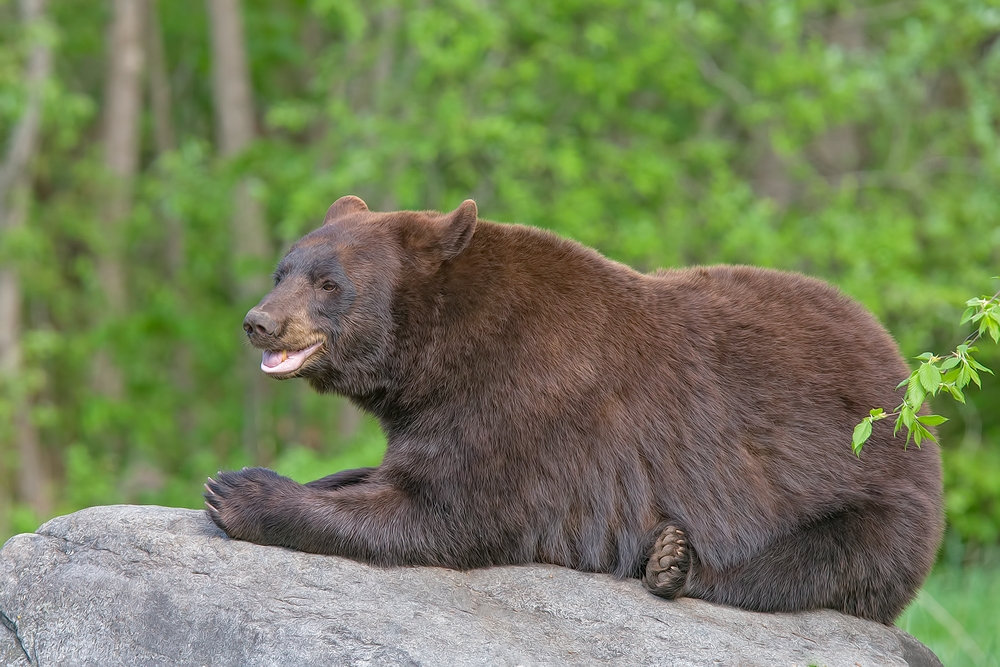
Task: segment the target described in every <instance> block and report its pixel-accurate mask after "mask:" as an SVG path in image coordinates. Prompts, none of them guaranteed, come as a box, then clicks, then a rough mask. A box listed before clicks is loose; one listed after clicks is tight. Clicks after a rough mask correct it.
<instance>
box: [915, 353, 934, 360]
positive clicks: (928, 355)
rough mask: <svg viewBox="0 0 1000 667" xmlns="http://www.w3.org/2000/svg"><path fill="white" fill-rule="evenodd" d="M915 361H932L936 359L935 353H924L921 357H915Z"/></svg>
mask: <svg viewBox="0 0 1000 667" xmlns="http://www.w3.org/2000/svg"><path fill="white" fill-rule="evenodd" d="M914 359H920V360H921V361H932V360H934V359H935V357H934V353H933V352H924V353H923V354H921V355H920V356H917V357H914Z"/></svg>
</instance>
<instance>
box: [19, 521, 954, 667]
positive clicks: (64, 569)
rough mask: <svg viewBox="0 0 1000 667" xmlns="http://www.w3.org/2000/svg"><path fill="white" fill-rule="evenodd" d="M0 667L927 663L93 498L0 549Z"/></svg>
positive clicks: (659, 604) (879, 630)
mask: <svg viewBox="0 0 1000 667" xmlns="http://www.w3.org/2000/svg"><path fill="white" fill-rule="evenodd" d="M0 621H2V623H3V626H6V627H0V664H2V665H16V666H18V667H22V666H25V665H29V664H30V665H77V664H79V665H242V666H245V665H276V664H280V665H310V664H313V665H322V664H326V665H373V666H374V665H447V666H449V667H451V666H453V665H524V666H528V665H595V664H601V665H678V666H681V665H720V664H721V665H762V666H763V665H767V666H771V665H803V666H805V665H826V666H827V667H837V666H839V665H844V666H850V667H857V666H858V665H862V666H866V665H878V666H880V667H885V666H890V665H899V666H902V665H911V666H914V667H916V666H918V665H919V666H925V665H940V663H939V662H938V660H937V659H936V658H935V657H934V655H933V654H932V653H931V652H930V651H929V650H928V649H927V648H925V647H924V646H923V645H922V644H920V643H919V642H917V641H916V640H915V639H913V638H912V637H910V636H909V635H907V634H905V633H903V632H901V631H900V630H897V629H895V628H887V627H884V626H881V625H878V624H874V623H869V622H866V621H862V620H859V619H856V618H851V617H848V616H843V615H840V614H837V613H835V612H831V611H819V612H810V613H804V614H755V613H750V612H745V611H740V610H737V609H731V608H727V607H719V606H715V605H711V604H708V603H705V602H701V601H699V600H688V599H682V600H677V601H672V602H668V601H666V600H661V599H659V598H655V597H653V596H651V595H649V594H648V593H646V591H645V590H644V589H643V588H642V586H641V585H640V583H639V582H638V581H636V580H628V581H619V580H615V579H613V578H611V577H608V576H604V575H589V574H582V573H579V572H574V571H572V570H567V569H563V568H559V567H551V566H531V567H505V568H494V569H487V570H477V571H473V572H455V571H451V570H443V569H436V568H395V569H385V570H383V569H378V568H373V567H369V566H366V565H362V564H359V563H355V562H352V561H350V560H345V559H342V558H333V557H327V556H315V555H310V554H304V553H298V552H294V551H288V550H286V549H280V548H275V547H263V546H258V545H254V544H248V543H246V542H238V541H233V540H230V539H228V538H227V537H225V535H224V534H223V533H221V532H220V531H219V530H218V529H217V528H216V527H215V526H214V525H213V524H212V523H211V522H210V521H209V520H208V519H207V517H206V516H205V513H204V512H201V511H194V510H180V509H170V508H164V507H135V506H117V507H94V508H91V509H87V510H83V511H81V512H77V513H75V514H71V515H68V516H63V517H58V518H56V519H53V520H52V521H49V522H48V523H46V524H44V525H43V526H42V527H41V528H39V529H38V532H37V533H32V534H25V535H17V536H15V537H13V538H11V539H10V540H9V541H8V542H7V544H6V545H5V546H4V547H3V550H2V551H0Z"/></svg>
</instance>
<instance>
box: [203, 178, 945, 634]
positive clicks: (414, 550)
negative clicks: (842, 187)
mask: <svg viewBox="0 0 1000 667" xmlns="http://www.w3.org/2000/svg"><path fill="white" fill-rule="evenodd" d="M277 277H278V278H279V282H278V283H277V285H276V287H275V288H274V290H273V291H272V292H271V293H270V294H268V295H267V296H266V297H265V298H264V299H263V300H262V301H261V303H260V304H259V305H258V306H257V307H256V308H255V309H254V310H252V311H251V312H250V314H249V315H248V317H247V326H248V332H249V335H250V340H251V342H252V343H253V345H254V346H256V347H258V348H261V349H270V350H282V349H301V348H305V347H307V346H308V345H310V344H312V343H314V342H318V341H323V347H322V348H321V349H320V351H319V352H317V353H316V354H314V355H313V356H312V357H311V358H310V359H309V360H308V361H307V362H306V364H305V366H304V367H303V368H302V369H301V370H300V371H298V372H296V373H294V375H298V376H301V377H305V378H306V379H307V380H308V381H309V383H310V384H311V385H312V386H313V387H314V388H315V389H317V390H319V391H321V392H336V393H339V394H343V395H345V396H348V397H350V398H351V400H353V401H354V402H355V403H356V404H357V405H359V406H360V407H361V408H363V409H364V410H367V411H369V412H370V413H372V414H373V415H375V416H376V417H377V418H378V419H379V421H380V423H381V425H382V427H383V429H384V431H385V433H386V435H387V437H388V449H387V451H386V454H385V459H384V461H383V463H382V465H381V466H379V467H378V468H372V469H364V470H359V471H345V472H342V473H338V474H337V475H332V476H331V477H327V478H324V479H322V480H317V481H316V482H313V483H311V484H307V485H299V484H297V483H295V482H293V481H291V480H289V479H287V478H284V477H280V476H278V475H277V474H275V473H273V472H271V471H269V470H264V469H259V468H258V469H246V470H243V471H240V472H225V473H220V475H219V476H218V477H217V478H216V479H210V480H209V483H208V485H207V486H208V489H207V493H206V499H207V503H208V509H209V513H210V515H211V516H212V518H213V520H215V522H216V523H217V524H218V525H219V526H220V527H222V528H223V529H224V530H225V531H226V532H227V533H228V534H229V535H230V536H232V537H236V538H239V539H245V540H250V541H254V542H259V543H262V544H274V545H282V546H286V547H291V548H294V549H300V550H303V551H310V552H315V553H324V554H338V555H342V556H347V557H350V558H355V559H359V560H363V561H367V562H371V563H375V564H378V565H437V566H444V567H451V568H458V569H466V568H476V567H484V566H490V565H504V564H514V563H529V562H541V563H554V564H558V565H563V566H566V567H571V568H576V569H578V570H584V571H594V572H610V573H612V574H615V575H617V576H621V577H633V576H640V575H641V573H642V572H643V571H644V569H645V565H646V561H647V559H648V557H649V554H650V552H651V549H652V547H653V543H654V540H656V538H657V536H658V535H659V534H660V532H661V531H662V530H663V528H664V527H665V526H667V525H673V526H676V527H680V528H682V529H683V531H684V533H686V535H687V538H688V542H689V544H690V549H691V558H690V573H689V576H688V577H687V581H686V585H685V586H684V589H683V590H682V591H680V593H681V594H683V595H687V596H692V597H698V598H703V599H706V600H710V601H714V602H720V603H725V604H730V605H735V606H739V607H743V608H746V609H752V610H761V611H794V610H800V609H810V608H817V607H827V608H832V609H837V610H840V611H843V612H846V613H848V614H853V615H856V616H860V617H863V618H868V619H873V620H876V621H880V622H882V623H891V622H892V621H893V619H895V617H896V616H897V615H898V614H899V613H900V612H901V610H902V609H903V608H904V607H905V605H906V604H907V603H908V602H909V601H910V600H911V599H912V597H913V596H914V594H915V593H916V591H917V589H918V587H919V586H920V584H921V582H922V581H923V579H924V577H925V576H926V574H927V572H928V570H929V569H930V567H931V564H932V562H933V560H934V555H935V551H936V549H937V546H938V543H939V541H940V537H941V531H942V504H941V470H940V463H939V453H938V448H937V447H936V446H935V445H934V444H933V443H927V442H925V443H924V445H923V447H922V448H920V449H917V448H915V447H910V448H909V449H906V450H904V448H903V442H902V440H901V439H893V437H892V426H891V424H888V423H886V422H880V423H877V424H876V426H875V429H874V433H873V435H872V438H871V440H870V441H869V442H868V444H867V445H866V446H865V450H864V454H863V456H862V457H861V459H860V460H859V459H858V458H856V457H855V456H854V455H853V454H852V453H851V450H850V441H851V432H852V429H853V428H854V426H855V424H856V423H857V422H858V421H859V419H860V418H861V417H863V416H865V415H866V414H867V412H868V410H869V409H870V408H872V407H874V406H884V407H892V406H894V405H896V404H897V403H898V402H899V395H898V394H897V393H896V392H895V387H896V384H897V383H898V382H899V381H900V380H901V379H903V378H905V377H906V376H907V375H908V373H909V371H908V369H907V366H906V364H905V363H904V362H903V360H902V359H901V358H900V354H899V351H898V349H897V347H896V344H895V343H894V342H893V340H892V338H891V337H890V336H889V335H888V334H887V333H886V332H885V330H884V329H883V328H882V327H881V326H880V325H879V324H878V323H877V322H876V321H875V319H874V318H873V317H872V316H871V315H870V314H869V313H868V312H867V311H865V310H864V309H863V308H862V307H861V306H859V305H858V304H857V303H855V302H853V301H852V300H850V299H848V298H847V297H845V296H843V295H842V294H840V293H839V292H838V291H837V290H836V289H835V288H833V287H831V286H829V285H827V284H825V283H822V282H820V281H818V280H814V279H810V278H806V277H804V276H801V275H797V274H793V273H781V272H777V271H769V270H762V269H756V268H750V267H743V266H735V267H734V266H715V267H707V268H693V269H685V270H670V271H659V272H657V273H655V274H653V275H644V274H640V273H637V272H635V271H633V270H631V269H629V268H628V267H625V266H623V265H621V264H617V263H615V262H612V261H609V260H608V259H605V258H604V257H602V256H601V255H599V254H598V253H597V252H595V251H593V250H590V249H588V248H585V247H583V246H581V245H579V244H577V243H575V242H572V241H568V240H564V239H560V238H558V237H556V236H555V235H553V234H551V233H548V232H545V231H541V230H538V229H533V228H529V227H523V226H517V225H504V224H495V223H491V222H485V221H479V222H477V219H476V208H475V205H474V204H473V203H472V202H471V201H470V202H466V203H464V204H463V205H462V206H461V207H460V208H459V209H457V210H456V211H455V212H453V213H451V214H439V213H433V212H406V211H402V212H396V213H372V212H370V211H368V209H367V207H366V206H365V205H364V203H363V202H361V200H359V199H357V198H351V197H345V198H342V199H341V200H338V201H337V202H336V203H335V204H334V205H333V206H332V207H331V209H330V212H329V213H328V214H327V220H326V224H325V225H324V226H323V227H322V228H320V229H318V230H316V231H314V232H312V233H311V234H309V235H307V236H306V237H304V238H303V239H301V240H300V241H299V242H298V243H296V244H295V246H293V247H292V249H291V250H290V251H289V252H288V254H287V255H286V257H285V258H284V260H282V262H281V264H280V266H279V268H278V272H277ZM334 283H335V287H334V288H333V290H332V291H325V290H324V289H323V286H324V285H325V286H326V287H328V288H329V287H330V285H331V284H334Z"/></svg>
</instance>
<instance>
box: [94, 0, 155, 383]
mask: <svg viewBox="0 0 1000 667" xmlns="http://www.w3.org/2000/svg"><path fill="white" fill-rule="evenodd" d="M145 9H146V1H145V0H115V3H114V17H113V19H112V23H111V52H110V54H109V58H108V78H107V83H106V86H105V93H104V126H103V129H102V133H101V136H102V141H103V144H104V165H105V167H106V168H107V170H108V172H109V173H110V174H111V176H112V178H113V182H112V184H111V186H110V192H109V193H108V198H107V202H106V204H105V207H104V211H103V215H102V217H103V219H104V224H105V225H106V227H105V233H104V234H103V235H102V236H103V238H104V239H105V242H106V246H105V247H104V248H102V249H101V252H100V255H99V257H98V266H97V274H98V279H99V281H100V285H101V289H102V291H103V292H104V297H105V299H106V301H107V303H106V306H107V312H108V314H109V315H110V317H112V318H115V317H121V316H122V315H123V314H124V312H125V305H126V290H125V271H124V266H123V260H124V255H125V250H126V249H125V247H124V244H123V237H124V234H123V229H122V227H123V224H124V219H125V218H126V216H127V215H128V214H129V211H130V210H131V208H132V188H133V182H134V180H135V176H136V172H137V171H138V168H139V147H140V146H139V114H140V112H141V109H142V70H143V58H144V53H143V48H142V37H143V33H144V30H143V23H144V21H145ZM94 384H95V388H96V389H97V391H98V392H99V393H100V394H102V395H104V396H107V397H109V398H112V399H118V398H121V395H122V392H123V382H122V376H121V370H120V369H119V368H118V367H117V366H116V365H115V362H114V360H113V359H112V356H111V354H109V352H108V351H107V349H101V350H99V351H98V353H97V354H96V355H95V363H94Z"/></svg>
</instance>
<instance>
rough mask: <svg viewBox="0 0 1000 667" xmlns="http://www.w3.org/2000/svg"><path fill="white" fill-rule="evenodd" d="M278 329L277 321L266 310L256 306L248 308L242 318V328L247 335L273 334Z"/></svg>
mask: <svg viewBox="0 0 1000 667" xmlns="http://www.w3.org/2000/svg"><path fill="white" fill-rule="evenodd" d="M277 329H278V323H277V322H276V321H275V320H274V318H273V317H271V315H270V314H269V313H268V312H267V311H266V310H261V309H260V308H258V307H254V308H251V309H250V312H249V313H247V316H246V317H245V318H243V330H244V331H246V332H247V336H252V335H253V334H255V333H256V334H257V335H259V336H273V335H274V332H275V331H277Z"/></svg>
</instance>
